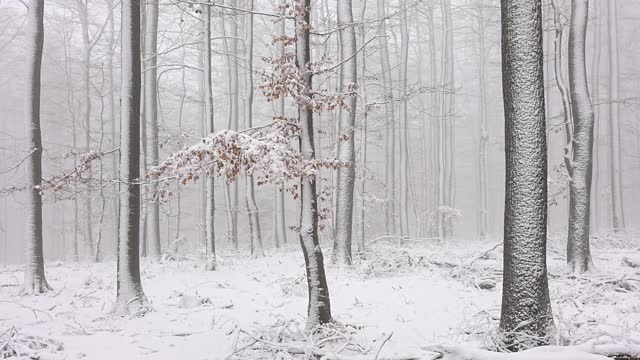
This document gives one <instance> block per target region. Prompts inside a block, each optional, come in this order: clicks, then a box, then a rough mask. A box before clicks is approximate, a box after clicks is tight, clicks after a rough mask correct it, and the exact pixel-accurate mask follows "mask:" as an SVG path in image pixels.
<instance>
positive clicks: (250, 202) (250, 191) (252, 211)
mask: <svg viewBox="0 0 640 360" xmlns="http://www.w3.org/2000/svg"><path fill="white" fill-rule="evenodd" d="M248 1H249V6H248V10H249V11H251V13H250V14H249V15H248V19H247V20H248V22H247V27H248V29H247V109H246V112H245V117H246V119H247V127H248V128H251V127H253V5H254V0H248ZM246 181H247V182H246V185H245V192H246V194H245V196H246V203H247V215H248V216H249V229H250V231H251V234H250V235H251V256H254V257H260V256H263V255H264V249H263V247H262V233H261V231H260V216H259V213H258V205H257V204H256V196H255V190H254V184H253V176H252V175H247V179H246Z"/></svg>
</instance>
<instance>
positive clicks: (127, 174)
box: [114, 0, 147, 314]
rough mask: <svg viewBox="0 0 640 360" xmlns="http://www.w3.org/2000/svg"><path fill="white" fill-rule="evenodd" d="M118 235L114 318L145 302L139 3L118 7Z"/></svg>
mask: <svg viewBox="0 0 640 360" xmlns="http://www.w3.org/2000/svg"><path fill="white" fill-rule="evenodd" d="M120 6H121V9H122V10H121V20H120V21H121V26H122V28H121V29H122V30H121V48H122V59H121V69H122V70H121V72H122V75H121V88H120V119H121V123H122V129H121V131H120V133H121V135H120V181H121V182H122V185H121V189H120V233H119V236H118V266H117V267H118V269H117V271H118V274H117V290H116V303H115V308H114V311H115V313H116V314H127V313H136V312H139V311H141V310H142V309H144V307H145V306H146V303H147V300H146V297H145V295H144V292H143V291H142V281H141V279H140V248H139V246H140V182H139V181H140V91H141V79H140V77H141V71H140V68H141V63H140V1H139V0H123V1H122V3H121V5H120Z"/></svg>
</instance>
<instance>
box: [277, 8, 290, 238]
mask: <svg viewBox="0 0 640 360" xmlns="http://www.w3.org/2000/svg"><path fill="white" fill-rule="evenodd" d="M286 4H287V0H281V2H280V11H281V14H282V15H284V14H285V12H286V11H285V6H286ZM279 32H280V36H285V32H286V21H285V20H284V19H282V20H281V21H280V28H279ZM278 52H279V54H280V57H282V58H284V56H285V46H284V43H283V42H279V43H278ZM284 100H285V99H284V96H281V97H280V99H278V116H280V117H281V118H284V117H285V106H284V105H285V103H284ZM275 187H276V190H275V198H276V200H275V205H276V206H275V216H274V221H275V226H274V229H275V233H276V244H286V243H287V226H286V220H285V212H284V210H285V203H284V179H282V183H281V184H276V185H275Z"/></svg>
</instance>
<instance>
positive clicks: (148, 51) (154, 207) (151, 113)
mask: <svg viewBox="0 0 640 360" xmlns="http://www.w3.org/2000/svg"><path fill="white" fill-rule="evenodd" d="M157 44H158V2H157V1H147V2H146V8H145V40H144V49H145V50H144V56H145V61H144V63H145V72H144V86H145V90H144V97H145V100H144V105H145V109H144V115H145V119H146V122H147V125H148V126H149V134H147V135H149V137H150V139H149V140H150V144H149V145H150V147H151V151H150V152H151V166H156V165H158V163H159V160H160V153H159V149H160V148H159V144H158V69H157V65H158V55H157V51H158V50H157V47H158V46H157ZM150 192H151V194H150V195H151V197H150V199H149V201H150V202H151V204H150V205H149V206H150V208H151V214H150V215H151V218H150V219H149V220H150V224H149V225H150V234H149V235H150V236H149V238H148V239H147V241H148V243H147V245H148V251H147V256H149V257H150V258H151V259H152V260H155V261H157V260H160V252H161V243H160V201H159V199H158V183H157V182H153V183H152V185H151V190H150Z"/></svg>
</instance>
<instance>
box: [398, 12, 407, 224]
mask: <svg viewBox="0 0 640 360" xmlns="http://www.w3.org/2000/svg"><path fill="white" fill-rule="evenodd" d="M400 38H401V42H402V44H401V46H400V92H401V93H402V101H401V102H400V121H401V122H402V124H401V128H400V234H401V235H403V236H405V235H409V135H408V126H409V125H408V122H409V117H408V114H407V67H408V64H409V26H408V24H407V2H406V1H402V2H401V8H400Z"/></svg>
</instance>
